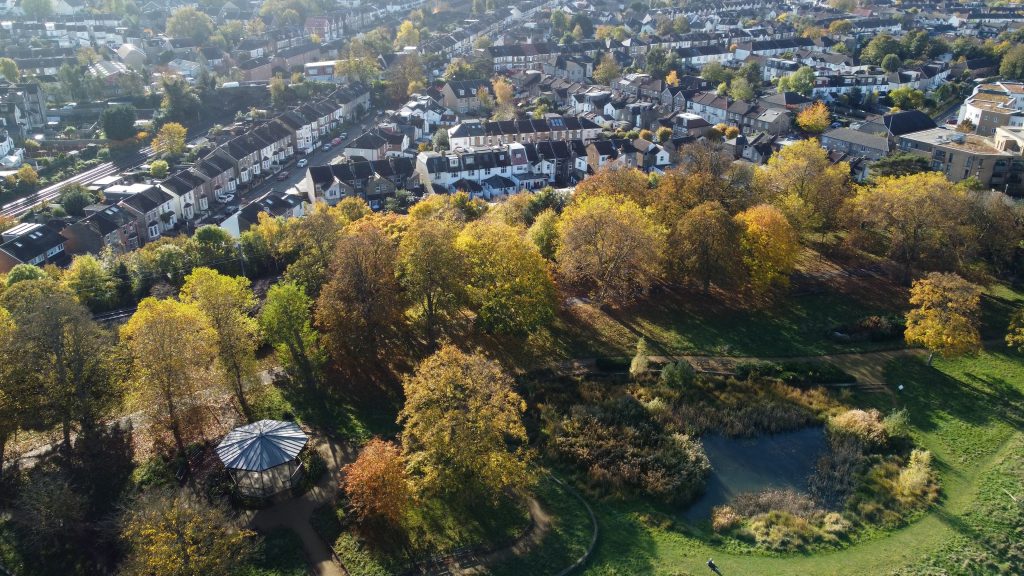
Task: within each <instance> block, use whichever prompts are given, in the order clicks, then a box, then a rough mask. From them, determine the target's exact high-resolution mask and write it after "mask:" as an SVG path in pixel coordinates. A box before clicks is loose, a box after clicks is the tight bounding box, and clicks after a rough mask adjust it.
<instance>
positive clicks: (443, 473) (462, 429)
mask: <svg viewBox="0 0 1024 576" xmlns="http://www.w3.org/2000/svg"><path fill="white" fill-rule="evenodd" d="M403 389H404V390H405V406H404V407H403V408H402V411H401V413H400V414H399V416H398V421H399V423H400V424H401V425H402V442H403V453H404V454H405V457H406V462H407V469H408V471H409V473H410V474H411V475H412V477H413V479H414V481H415V482H416V483H417V485H418V486H419V487H420V489H421V490H424V491H426V492H427V493H431V494H440V495H448V496H455V497H457V498H463V499H466V500H469V499H470V498H472V497H474V496H480V497H484V498H488V499H491V500H492V501H496V500H498V499H499V498H500V497H501V496H502V494H503V493H504V492H505V491H507V490H516V491H523V490H526V489H528V487H529V485H530V483H531V482H530V481H531V477H530V474H529V472H528V470H527V463H528V462H529V459H530V458H529V451H528V449H527V447H526V441H527V436H526V429H525V428H524V427H523V422H522V414H523V412H524V411H525V409H526V403H525V402H523V399H522V398H521V397H520V396H519V395H518V394H516V393H515V391H514V390H513V382H512V378H511V377H509V375H508V374H506V373H505V372H504V371H503V370H502V369H501V366H499V365H498V363H497V362H494V361H493V360H488V359H487V358H485V357H484V356H482V355H480V354H467V353H465V352H462V351H461V350H459V349H458V348H456V347H455V346H452V345H445V346H443V347H441V349H440V350H438V351H437V352H435V353H434V354H433V355H431V356H430V357H428V358H427V359H425V360H424V361H423V362H421V363H420V364H419V366H417V367H416V372H415V373H414V374H412V375H411V376H409V377H407V378H406V379H405V381H404V382H403Z"/></svg>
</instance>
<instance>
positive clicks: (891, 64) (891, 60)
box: [882, 54, 903, 72]
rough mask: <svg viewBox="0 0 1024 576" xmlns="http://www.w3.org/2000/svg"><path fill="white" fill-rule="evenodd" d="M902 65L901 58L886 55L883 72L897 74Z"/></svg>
mask: <svg viewBox="0 0 1024 576" xmlns="http://www.w3.org/2000/svg"><path fill="white" fill-rule="evenodd" d="M902 65H903V62H901V61H900V57H899V56H897V55H895V54H886V55H885V58H882V70H885V71H886V72H896V71H898V70H899V69H900V66H902Z"/></svg>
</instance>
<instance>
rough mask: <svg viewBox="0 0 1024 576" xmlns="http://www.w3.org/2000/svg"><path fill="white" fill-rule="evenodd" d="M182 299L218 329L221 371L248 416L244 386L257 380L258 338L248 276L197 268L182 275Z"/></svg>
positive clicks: (252, 295) (250, 414) (257, 327)
mask: <svg viewBox="0 0 1024 576" xmlns="http://www.w3.org/2000/svg"><path fill="white" fill-rule="evenodd" d="M181 300H182V301H183V302H190V303H194V304H196V305H197V306H199V308H200V309H201V310H202V311H203V312H204V313H205V314H206V316H207V317H208V318H209V319H210V323H211V324H212V325H213V329H214V330H216V332H217V350H218V357H219V359H220V367H221V370H223V371H224V374H225V376H226V377H227V379H228V381H229V382H230V383H231V387H232V389H233V390H234V393H235V398H237V399H238V404H239V406H240V407H241V408H242V412H243V413H244V414H245V415H246V417H248V418H251V417H252V410H250V408H249V403H248V402H247V401H246V398H245V389H246V387H247V386H248V385H249V384H252V383H253V382H254V381H256V379H257V364H256V348H257V347H258V346H259V341H260V338H259V325H258V324H257V322H256V319H255V318H253V317H252V316H250V315H249V314H250V313H251V312H252V311H253V310H255V309H256V296H255V295H254V294H253V292H252V289H251V288H250V287H249V279H248V278H244V277H242V276H237V277H231V276H225V275H223V274H221V273H219V272H217V271H216V270H211V269H210V268H196V269H194V270H193V271H192V273H191V274H189V275H188V276H186V277H185V285H184V286H182V288H181Z"/></svg>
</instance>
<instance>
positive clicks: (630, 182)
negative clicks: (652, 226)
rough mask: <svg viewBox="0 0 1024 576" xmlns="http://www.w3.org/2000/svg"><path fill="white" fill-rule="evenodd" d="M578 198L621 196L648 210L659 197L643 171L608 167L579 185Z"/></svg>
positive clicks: (577, 187) (577, 186) (577, 189)
mask: <svg viewBox="0 0 1024 576" xmlns="http://www.w3.org/2000/svg"><path fill="white" fill-rule="evenodd" d="M576 196H581V197H582V196H620V197H622V198H629V199H630V200H632V201H634V202H636V203H637V204H638V205H640V206H641V207H643V208H647V207H648V206H650V205H651V204H652V203H653V202H654V201H655V199H656V196H657V195H656V194H655V192H654V190H653V189H652V188H651V186H650V180H649V179H648V178H647V175H646V174H644V173H643V172H642V171H640V170H637V169H636V168H618V169H614V168H607V167H606V168H601V169H600V170H598V171H597V172H596V173H595V174H594V175H593V176H589V177H587V178H584V179H583V180H582V181H581V182H580V183H579V184H577V185H576Z"/></svg>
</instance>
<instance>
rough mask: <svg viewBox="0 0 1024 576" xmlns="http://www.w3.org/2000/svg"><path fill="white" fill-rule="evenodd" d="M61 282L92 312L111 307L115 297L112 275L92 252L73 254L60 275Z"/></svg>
mask: <svg viewBox="0 0 1024 576" xmlns="http://www.w3.org/2000/svg"><path fill="white" fill-rule="evenodd" d="M61 284H63V285H64V286H66V287H67V288H68V289H70V290H71V291H72V292H73V293H74V294H75V297H76V298H77V299H78V301H79V302H80V303H82V304H83V305H85V306H86V307H88V308H89V310H92V311H93V312H101V311H103V310H107V309H109V308H111V307H112V306H113V305H114V304H115V301H116V298H117V295H116V293H115V281H114V277H113V276H112V275H111V274H110V272H109V271H108V270H107V269H106V268H104V266H103V263H102V262H100V261H99V260H98V259H97V258H96V257H95V256H93V255H92V254H80V255H78V256H75V258H74V259H73V260H72V261H71V266H69V267H68V269H67V270H65V271H64V274H63V275H61Z"/></svg>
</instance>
